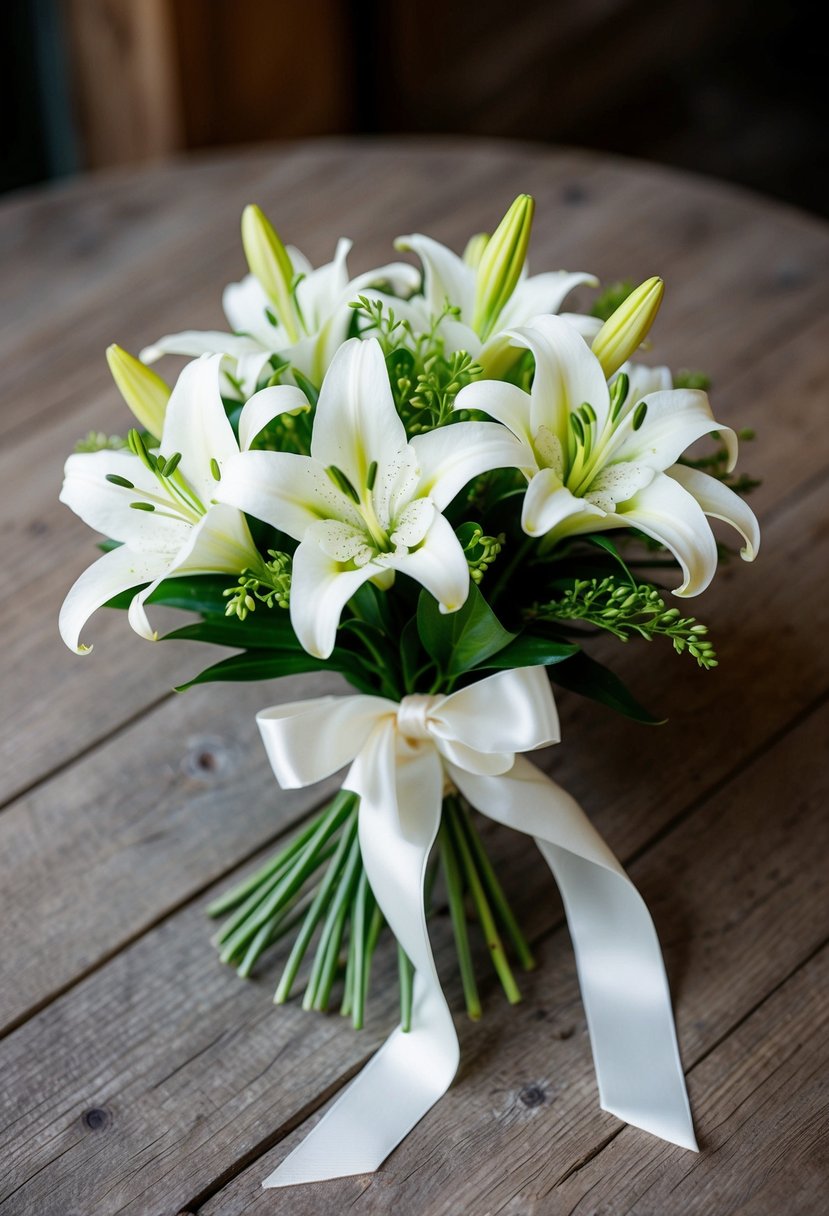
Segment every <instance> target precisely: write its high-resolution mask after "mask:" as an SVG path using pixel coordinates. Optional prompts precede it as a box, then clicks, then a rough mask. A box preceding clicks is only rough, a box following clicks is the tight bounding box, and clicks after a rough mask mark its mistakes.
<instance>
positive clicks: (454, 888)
mask: <svg viewBox="0 0 829 1216" xmlns="http://www.w3.org/2000/svg"><path fill="white" fill-rule="evenodd" d="M438 850H439V854H440V863H441V866H442V867H443V877H444V882H445V883H446V893H447V896H448V899H449V915H450V916H451V918H452V931H453V933H454V935H455V949H456V950H457V952H458V966H459V967H460V972H461V983H462V984H463V998H464V1001H465V1002H466V1012H467V1013H468V1014H469V1016H470V1018H471V1019H472V1020H473V1022H477V1020H478V1019H479V1018H480V1016H481V1000H480V997H479V996H478V985H477V984H476V982H475V968H474V967H473V965H472V953H471V951H470V949H469V933H468V932H467V925H466V910H465V908H464V906H463V878H462V876H461V872H460V867H459V865H458V858H457V853H456V852H455V846H454V844H453V843H452V837H451V835H450V832H449V828H448V825H447V823H446V820H445V819H444V822H443V823H442V824H441V828H440V832H439V834H438Z"/></svg>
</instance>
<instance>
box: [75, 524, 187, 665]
mask: <svg viewBox="0 0 829 1216" xmlns="http://www.w3.org/2000/svg"><path fill="white" fill-rule="evenodd" d="M168 563H169V558H168V557H167V556H165V555H164V554H159V553H136V552H135V550H134V549H128V548H127V546H126V545H121V546H119V548H117V549H111V550H110V552H109V553H105V554H104V555H103V557H99V558H98V560H97V561H96V562H95V563H94V564H93V565H91V566H90V567H89V568H88V569H87V570H84V572H83V574H82V575H81V576H80V578H79V579H77V581H76V582H75V583H74V585H73V586H72V588H71V589H70V591H69V593H68V595H67V596H66V599H65V600H64V601H63V605H62V607H61V610H60V617H59V622H58V627H59V629H60V635H61V637H62V638H63V640H64V642H65V643H66V645H67V646H68V647H69V649H70V650H74V651H75V652H76V653H77V654H88V653H89V651H90V650H91V649H92V647H91V646H84V645H83V644H82V643H81V641H80V634H81V630H82V629H83V627H84V625H85V624H86V622H87V621H88V620H89V618H90V617H91V616H92V614H93V612H95V611H96V610H97V609H98V608H101V607H102V606H103V605H104V604H106V603H107V602H108V601H109V600H111V599H112V598H113V596H115V595H120V593H121V592H122V591H129V590H130V589H131V588H132V587H140V586H141V584H142V583H147V582H150V581H152V580H155V579H156V578H158V576H159V575H162V574H163V573H164V572H165V571H166V569H167V566H168Z"/></svg>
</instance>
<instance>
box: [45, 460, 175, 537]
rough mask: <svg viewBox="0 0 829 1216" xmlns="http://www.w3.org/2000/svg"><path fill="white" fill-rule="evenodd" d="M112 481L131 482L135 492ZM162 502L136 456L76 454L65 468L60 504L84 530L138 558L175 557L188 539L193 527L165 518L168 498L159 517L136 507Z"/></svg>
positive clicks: (153, 479) (155, 483)
mask: <svg viewBox="0 0 829 1216" xmlns="http://www.w3.org/2000/svg"><path fill="white" fill-rule="evenodd" d="M111 476H115V477H118V478H121V479H122V480H123V481H127V482H130V483H131V484H132V485H133V487H134V489H132V490H130V489H128V488H127V487H126V486H123V485H116V484H114V483H112V482H111V481H108V480H107V478H108V477H111ZM159 497H162V492H161V489H160V486H159V483H158V479H157V478H156V477H155V476H154V474H152V473H151V472H150V471H149V469H147V468H146V467H145V466H144V465H143V464H142V463H141V461H140V460H139V459H138V458H137V457H136V456H133V455H132V453H131V452H109V451H103V452H76V453H75V454H74V455H72V456H70V457H69V459H68V460H67V462H66V467H65V471H64V481H63V487H62V489H61V492H60V501H61V502H63V503H66V505H67V506H68V507H70V508H71V510H73V511H74V512H75V514H76V515H79V516H80V518H81V519H82V520H83V521H84V523H85V524H87V525H88V526H89V527H90V528H94V529H95V531H96V532H101V533H102V534H103V535H104V536H108V537H110V538H111V539H112V540H117V541H121V542H122V543H123V544H128V545H129V546H130V548H131V549H132V550H135V551H136V552H145V553H147V552H156V553H159V552H166V553H169V554H170V555H171V556H172V555H173V554H174V553H176V552H177V551H178V549H180V548H181V546H182V544H183V543H184V541H185V540H186V539H187V534H188V532H189V530H190V526H191V525H190V524H189V523H188V522H187V521H186V520H184V519H171V518H170V517H169V516H168V515H166V514H165V513H164V506H165V502H166V500H163V497H162V501H161V503H160V504H159V509H158V510H156V511H136V510H134V509H133V508H132V505H131V504H132V503H134V502H142V501H143V502H146V501H148V500H149V501H151V502H155V501H156V500H157V499H158V498H159Z"/></svg>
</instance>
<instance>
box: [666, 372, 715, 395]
mask: <svg viewBox="0 0 829 1216" xmlns="http://www.w3.org/2000/svg"><path fill="white" fill-rule="evenodd" d="M673 383H674V388H696V389H701V390H702V392H704V393H707V392H708V390H709V389H710V388H711V377H710V376H707V375H706V374H705V372H701V371H692V370H691V369H690V368H687V367H682V368H680V370H679V371H678V372H674V377H673Z"/></svg>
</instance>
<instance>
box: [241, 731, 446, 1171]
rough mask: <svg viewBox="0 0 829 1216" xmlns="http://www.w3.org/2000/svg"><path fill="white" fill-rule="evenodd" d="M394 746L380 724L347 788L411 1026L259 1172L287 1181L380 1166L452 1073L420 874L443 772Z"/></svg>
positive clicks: (435, 823)
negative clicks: (405, 963) (394, 943)
mask: <svg viewBox="0 0 829 1216" xmlns="http://www.w3.org/2000/svg"><path fill="white" fill-rule="evenodd" d="M405 748H406V745H400V746H398V747H397V748H396V745H395V729H394V724H393V722H390V721H387V722H382V723H380V724H379V725H378V726H377V727H376V729H375V730H374V732H373V733H372V735H371V737H370V738H369V740H368V742H367V744H366V746H365V747H364V748H363V750H362V751H361V752H360V754H359V756H358V757H357V759H356V760H355V762H354V764H353V765H352V768H351V771H350V773H349V775H348V777H347V778H346V781H345V783H344V788H346V789H350V790H353V791H354V792H355V793H357V794H359V795H360V812H359V835H360V848H361V851H362V855H363V864H364V865H365V868H366V872H367V874H368V879H369V882H370V884H371V888H372V891H373V892H374V896H375V898H376V900H377V903H378V904H379V906H380V908H381V910H382V912H383V915H384V916H385V918H386V920H387V921H388V923H389V925H390V927H391V929H392V931H393V933H394V934H395V936H396V937H397V939H398V941H399V942H400V943H401V945H402V946H403V949H404V950H405V951H406V954H407V955H408V957H409V960H410V961H411V963H412V964H413V966H414V968H415V977H414V990H413V1003H412V1023H411V1029H410V1030H409V1031H408V1032H404V1031H403V1030H402V1029H401V1028H398V1029H397V1030H395V1031H394V1032H393V1033H392V1035H391V1036H390V1037H389V1038H388V1039H387V1040H386V1042H385V1043H384V1044H383V1046H382V1047H381V1048H380V1050H379V1051H378V1052H377V1054H376V1055H375V1056H373V1057H372V1059H371V1060H370V1061H369V1063H368V1064H367V1065H366V1067H365V1068H364V1069H363V1070H362V1072H360V1073H359V1074H358V1075H357V1077H356V1078H355V1079H354V1080H353V1081H352V1082H351V1084H350V1085H349V1086H348V1088H347V1089H346V1090H345V1092H344V1093H343V1094H342V1096H341V1097H340V1098H339V1099H338V1100H337V1102H336V1103H335V1104H334V1106H332V1107H331V1109H330V1110H329V1111H328V1112H327V1114H326V1115H325V1116H324V1117H323V1118H322V1119H321V1120H320V1122H319V1123H318V1124H317V1126H316V1127H315V1128H314V1129H313V1130H312V1131H311V1132H310V1133H309V1134H308V1135H307V1136H306V1137H305V1139H304V1140H303V1141H302V1143H301V1144H300V1145H299V1146H298V1147H297V1148H296V1149H294V1151H293V1152H292V1153H291V1154H290V1155H289V1156H288V1157H287V1158H286V1159H285V1161H283V1162H282V1164H281V1165H280V1166H279V1167H278V1168H277V1169H276V1170H275V1171H274V1172H273V1173H272V1174H271V1175H270V1176H269V1177H268V1178H266V1179H265V1181H264V1183H263V1186H265V1187H283V1186H293V1185H296V1184H298V1183H303V1182H319V1181H323V1180H325V1179H328V1178H341V1177H346V1176H348V1175H351V1174H367V1173H372V1172H373V1171H374V1170H376V1169H378V1168H379V1166H380V1165H381V1164H382V1162H383V1161H384V1160H385V1159H386V1157H387V1156H388V1155H389V1153H391V1152H392V1151H393V1149H395V1148H396V1147H397V1145H398V1144H399V1143H400V1142H401V1141H402V1140H403V1139H404V1138H405V1137H406V1136H407V1135H408V1134H409V1132H410V1131H411V1129H412V1128H413V1127H414V1126H415V1124H416V1123H418V1122H419V1121H420V1119H422V1118H423V1116H424V1115H425V1114H426V1112H427V1111H428V1110H429V1109H430V1108H431V1107H432V1106H434V1104H435V1103H436V1102H437V1101H438V1100H439V1099H440V1098H441V1097H442V1096H443V1095H444V1093H445V1092H446V1090H447V1089H448V1088H449V1086H450V1084H451V1082H452V1079H453V1077H454V1075H455V1072H456V1071H457V1067H458V1058H459V1049H458V1039H457V1035H456V1033H455V1028H454V1025H453V1022H452V1015H451V1013H450V1011H449V1007H448V1005H447V1004H446V1001H445V999H444V996H443V993H442V991H441V987H440V981H439V980H438V976H437V972H436V970H435V964H434V959H433V958H432V951H431V947H430V945H429V936H428V932H427V929H426V913H425V908H424V904H423V881H424V877H425V872H426V863H427V861H428V858H429V851H430V849H431V847H432V844H433V843H434V840H435V837H436V835H437V832H438V828H439V826H440V816H441V807H442V787H443V772H442V769H441V764H440V760H439V759H438V757H437V754H436V753H435V752H434V750H433V749H432V748H431V747H428V748H417V747H413V748H411V749H408V753H407V751H406V750H405Z"/></svg>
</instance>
